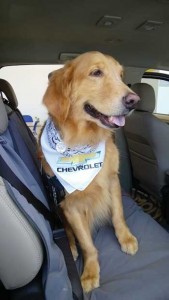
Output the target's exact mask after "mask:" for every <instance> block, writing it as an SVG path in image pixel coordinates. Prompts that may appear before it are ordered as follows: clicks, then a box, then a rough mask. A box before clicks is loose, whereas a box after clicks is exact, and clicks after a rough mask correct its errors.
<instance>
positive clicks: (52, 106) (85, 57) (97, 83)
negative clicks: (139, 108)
mask: <svg viewBox="0 0 169 300" xmlns="http://www.w3.org/2000/svg"><path fill="white" fill-rule="evenodd" d="M122 77H123V68H122V66H121V65H120V64H119V63H118V62H117V61H116V60H115V59H113V58H112V57H110V56H108V55H103V54H102V53H99V52H88V53H85V54H82V55H80V56H78V57H77V58H75V59H74V60H72V61H71V62H68V63H67V64H66V65H65V66H64V67H63V68H61V69H59V70H57V71H54V72H53V73H52V74H51V76H50V79H49V86H48V88H47V91H46V93H45V96H44V100H43V102H44V104H45V105H46V106H47V109H48V111H49V114H50V115H51V116H52V117H53V118H54V120H55V121H56V123H57V124H59V125H61V124H65V122H66V120H68V119H70V118H71V119H72V120H74V122H76V123H77V122H89V121H90V122H94V123H96V124H97V125H98V126H100V127H104V128H116V127H119V126H123V125H124V124H125V116H126V115H127V114H128V113H129V112H130V111H131V110H132V109H133V108H134V107H135V104H136V103H137V102H138V101H139V97H138V96H137V95H136V94H135V93H134V92H133V91H132V90H131V89H130V88H129V87H128V86H127V85H125V84H124V82H123V80H122Z"/></svg>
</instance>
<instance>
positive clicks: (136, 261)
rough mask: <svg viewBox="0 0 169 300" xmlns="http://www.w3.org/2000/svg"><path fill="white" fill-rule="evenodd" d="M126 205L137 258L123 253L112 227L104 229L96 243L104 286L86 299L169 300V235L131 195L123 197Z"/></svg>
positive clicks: (99, 231)
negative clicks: (135, 239) (135, 242)
mask: <svg viewBox="0 0 169 300" xmlns="http://www.w3.org/2000/svg"><path fill="white" fill-rule="evenodd" d="M123 204H124V211H125V217H126V221H127V224H128V226H129V227H130V229H131V231H132V233H133V234H134V235H135V236H136V237H137V239H138V242H139V250H138V252H137V254H136V255H134V256H130V255H127V254H125V253H123V252H122V251H121V249H120V246H119V243H118V241H117V239H116V237H115V234H114V230H113V228H112V226H105V227H102V228H100V230H98V232H97V233H95V238H94V241H95V245H96V247H97V249H98V252H99V261H100V266H101V283H100V287H99V288H97V289H95V290H93V291H92V292H91V293H89V294H86V295H85V300H87V299H90V300H94V299H97V300H103V299H106V300H113V299H114V300H136V299H137V300H143V299H145V300H156V299H157V300H160V299H161V300H165V299H166V300H167V299H169V288H168V283H169V234H168V232H167V231H166V230H165V229H163V228H162V227H161V226H160V225H159V224H158V223H156V221H154V220H153V219H152V218H151V217H150V216H149V215H147V214H146V213H144V212H143V211H142V209H141V208H139V207H138V206H137V204H135V202H134V201H133V200H132V199H130V198H129V197H128V196H124V197H123ZM81 269H82V264H81Z"/></svg>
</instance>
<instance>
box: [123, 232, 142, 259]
mask: <svg viewBox="0 0 169 300" xmlns="http://www.w3.org/2000/svg"><path fill="white" fill-rule="evenodd" d="M121 250H122V251H123V252H125V253H127V254H131V255H134V254H136V252H137V250H138V241H137V239H136V238H135V237H134V236H133V235H131V236H129V237H127V238H126V239H125V240H124V241H123V242H122V243H121Z"/></svg>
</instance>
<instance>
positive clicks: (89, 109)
mask: <svg viewBox="0 0 169 300" xmlns="http://www.w3.org/2000/svg"><path fill="white" fill-rule="evenodd" d="M84 110H85V112H86V113H88V114H89V115H90V116H91V117H93V118H95V119H98V120H99V121H100V122H101V123H102V124H103V125H104V126H106V127H109V128H119V127H122V126H124V125H125V116H124V115H119V116H107V115H104V114H102V113H101V112H99V111H98V110H97V109H96V108H94V106H92V105H91V104H88V103H86V104H85V105H84Z"/></svg>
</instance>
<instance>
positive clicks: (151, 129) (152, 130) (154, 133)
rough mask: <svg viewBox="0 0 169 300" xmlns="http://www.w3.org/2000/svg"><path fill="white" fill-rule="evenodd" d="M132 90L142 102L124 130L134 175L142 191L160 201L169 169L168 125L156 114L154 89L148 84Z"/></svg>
mask: <svg viewBox="0 0 169 300" xmlns="http://www.w3.org/2000/svg"><path fill="white" fill-rule="evenodd" d="M131 88H132V90H133V91H135V92H136V93H137V94H138V95H139V96H140V99H141V101H140V102H139V103H138V105H137V108H136V110H135V111H134V112H133V113H132V115H131V116H130V117H128V118H127V120H126V125H125V127H124V130H125V135H126V138H127V142H128V147H129V152H130V157H131V163H132V169H133V175H134V178H135V179H136V182H137V184H138V185H139V186H140V187H141V188H143V189H144V190H145V191H146V192H148V193H150V194H152V195H153V196H154V197H156V198H158V199H161V188H162V186H163V185H164V184H165V172H166V171H167V169H169V155H168V149H169V126H168V125H167V124H166V123H164V122H162V121H161V120H159V119H158V118H156V117H155V116H154V115H153V111H154V109H155V93H154V90H153V88H152V87H151V86H150V85H148V84H146V83H137V84H134V85H133V86H132V87H131Z"/></svg>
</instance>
